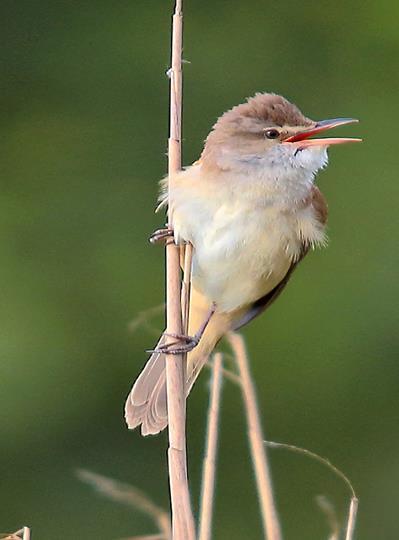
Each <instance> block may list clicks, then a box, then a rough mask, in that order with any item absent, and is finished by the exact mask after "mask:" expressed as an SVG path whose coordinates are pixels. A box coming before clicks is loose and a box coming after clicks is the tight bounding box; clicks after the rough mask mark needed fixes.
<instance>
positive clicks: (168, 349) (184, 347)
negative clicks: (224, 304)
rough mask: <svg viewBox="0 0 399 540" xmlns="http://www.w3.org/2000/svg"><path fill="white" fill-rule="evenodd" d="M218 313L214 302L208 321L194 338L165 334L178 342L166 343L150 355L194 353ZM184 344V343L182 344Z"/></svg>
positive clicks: (207, 317)
mask: <svg viewBox="0 0 399 540" xmlns="http://www.w3.org/2000/svg"><path fill="white" fill-rule="evenodd" d="M215 311H216V304H215V303H214V302H212V305H211V307H210V309H209V312H208V314H207V316H206V319H205V320H204V322H203V323H202V324H201V326H200V327H199V329H198V330H197V332H196V333H195V334H194V335H193V336H186V335H184V334H168V333H165V334H164V336H167V337H171V338H175V339H176V341H172V342H170V343H165V345H160V346H159V347H157V348H156V349H152V350H149V351H147V352H149V353H155V352H156V353H164V354H184V353H188V352H190V351H192V350H193V349H194V348H195V347H196V346H197V345H198V343H199V342H200V340H201V338H202V336H203V335H204V332H205V330H206V328H207V326H208V324H209V321H210V320H211V319H212V316H213V314H214V313H215ZM182 342H183V343H182ZM179 343H181V345H180V346H177V347H176V345H179Z"/></svg>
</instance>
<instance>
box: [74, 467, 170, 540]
mask: <svg viewBox="0 0 399 540" xmlns="http://www.w3.org/2000/svg"><path fill="white" fill-rule="evenodd" d="M76 473H77V475H78V478H79V479H80V480H82V481H83V482H86V483H87V484H90V485H91V486H92V487H94V488H95V489H96V490H97V491H99V492H100V493H101V494H102V495H104V496H105V497H107V498H108V499H111V500H113V501H116V502H118V503H123V504H127V505H128V506H131V507H132V508H134V509H136V510H140V512H142V513H143V514H146V515H147V516H148V517H150V518H151V519H152V520H153V521H154V523H155V524H156V526H157V528H158V529H159V532H160V533H161V534H162V536H163V537H164V538H166V539H170V538H172V533H171V528H170V517H169V514H168V513H167V512H166V511H165V510H164V509H163V508H161V507H159V506H157V505H156V504H155V503H153V502H152V501H151V499H150V498H149V497H148V496H147V495H146V494H145V493H143V492H142V491H140V490H139V489H137V488H135V487H134V486H131V485H129V484H125V483H122V482H118V481H117V480H114V479H113V478H108V477H106V476H102V475H100V474H97V473H93V472H91V471H87V470H85V469H79V470H77V471H76Z"/></svg>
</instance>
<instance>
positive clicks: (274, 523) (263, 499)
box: [228, 332, 282, 540]
mask: <svg viewBox="0 0 399 540" xmlns="http://www.w3.org/2000/svg"><path fill="white" fill-rule="evenodd" d="M228 339H229V342H230V345H231V348H232V349H233V351H234V355H235V357H236V361H237V365H238V371H239V374H240V378H241V381H242V385H241V388H242V395H243V399H244V404H245V411H246V415H247V424H248V439H249V442H250V447H251V454H252V462H253V466H254V470H255V477H256V484H257V488H258V496H259V503H260V510H261V514H262V522H263V528H264V532H265V537H266V538H267V539H268V540H281V539H282V535H281V527H280V523H279V520H278V515H277V510H276V504H275V501H274V495H273V486H272V480H271V474H270V468H269V463H268V458H267V454H266V451H265V445H264V444H263V439H264V437H263V432H262V426H261V422H260V415H259V410H258V404H257V399H256V392H255V387H254V384H253V382H252V378H251V373H250V370H249V362H248V357H247V352H246V349H245V344H244V339H243V338H242V337H241V336H240V335H239V334H235V333H232V332H230V333H229V334H228Z"/></svg>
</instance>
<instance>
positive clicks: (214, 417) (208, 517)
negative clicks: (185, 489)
mask: <svg viewBox="0 0 399 540" xmlns="http://www.w3.org/2000/svg"><path fill="white" fill-rule="evenodd" d="M222 367H223V356H222V354H221V353H216V354H215V356H214V360H213V367H212V384H211V391H210V400H209V411H208V428H207V435H206V450H205V457H204V466H203V473H202V493H201V510H200V525H199V535H198V538H199V540H210V539H211V533H212V514H213V500H214V494H215V476H216V453H217V444H218V434H219V416H220V402H221V393H222V383H223V370H222Z"/></svg>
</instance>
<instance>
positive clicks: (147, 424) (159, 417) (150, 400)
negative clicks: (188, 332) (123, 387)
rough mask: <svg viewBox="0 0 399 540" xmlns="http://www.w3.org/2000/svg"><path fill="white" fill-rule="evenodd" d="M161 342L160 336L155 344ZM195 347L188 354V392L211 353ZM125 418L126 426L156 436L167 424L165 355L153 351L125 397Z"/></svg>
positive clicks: (162, 339) (143, 433)
mask: <svg viewBox="0 0 399 540" xmlns="http://www.w3.org/2000/svg"><path fill="white" fill-rule="evenodd" d="M163 342H164V338H163V337H161V339H160V340H159V342H158V345H160V344H162V343H163ZM196 349H197V348H196ZM196 349H194V350H193V351H192V352H191V353H190V354H189V355H188V362H187V364H188V365H187V387H186V392H187V395H188V394H189V392H190V390H191V388H192V386H193V384H194V382H195V380H196V378H197V376H198V374H199V372H200V371H201V368H202V367H203V366H204V365H205V363H206V361H207V359H208V356H209V353H210V352H211V350H209V351H204V350H203V347H200V346H198V351H197V350H196ZM125 419H126V423H127V425H128V427H129V429H134V428H135V427H137V426H139V425H141V434H142V435H144V436H145V435H155V434H157V433H159V432H160V431H162V430H163V429H165V428H166V426H167V425H168V412H167V402H166V372H165V355H164V354H160V353H153V354H152V356H151V357H150V359H149V360H148V362H147V364H146V365H145V366H144V369H143V371H142V372H141V373H140V375H139V377H138V378H137V380H136V382H135V383H134V385H133V388H132V390H131V392H130V394H129V396H128V398H127V400H126V405H125Z"/></svg>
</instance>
